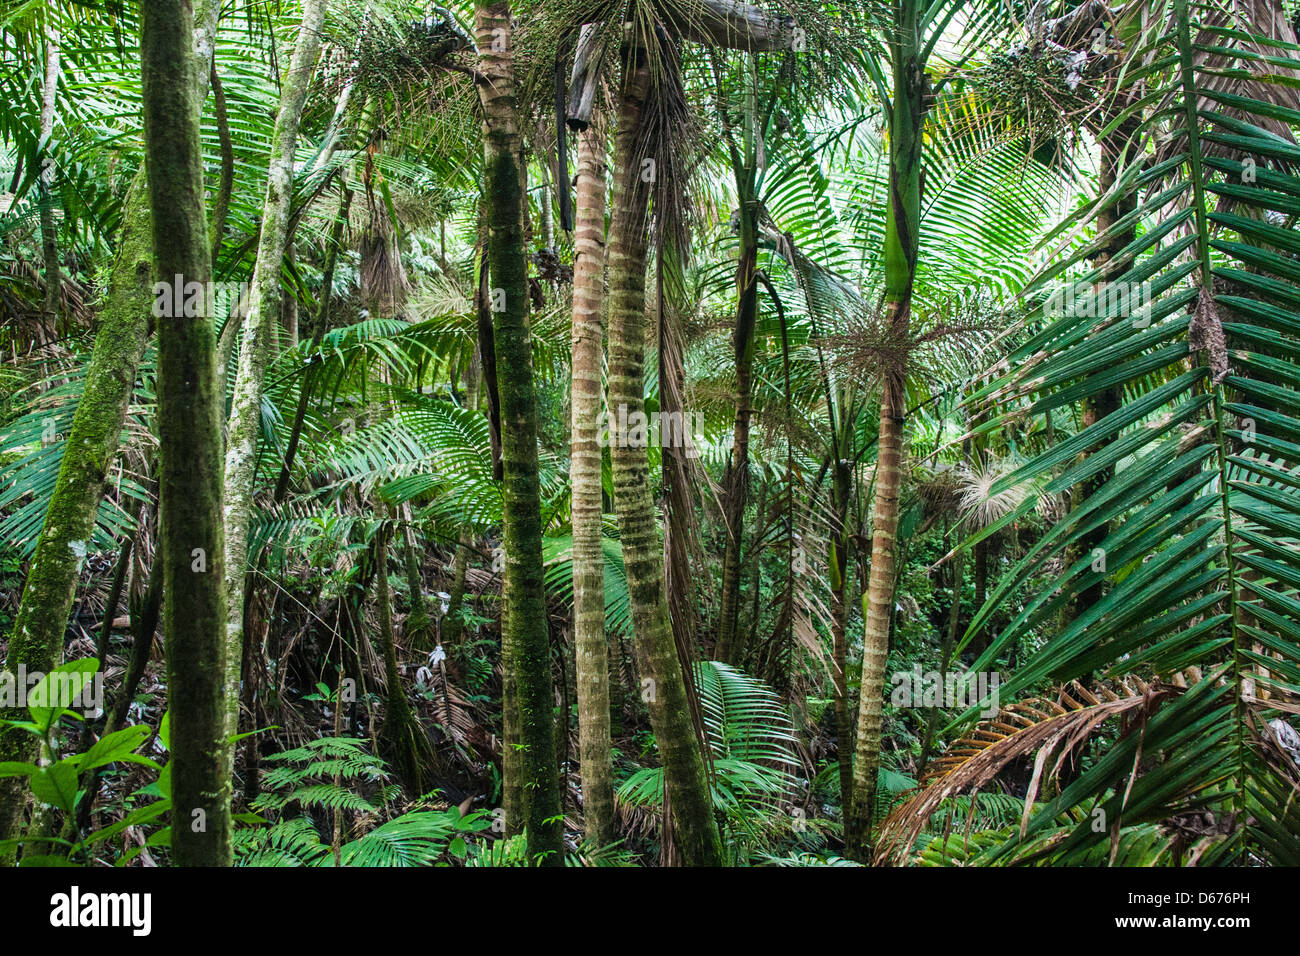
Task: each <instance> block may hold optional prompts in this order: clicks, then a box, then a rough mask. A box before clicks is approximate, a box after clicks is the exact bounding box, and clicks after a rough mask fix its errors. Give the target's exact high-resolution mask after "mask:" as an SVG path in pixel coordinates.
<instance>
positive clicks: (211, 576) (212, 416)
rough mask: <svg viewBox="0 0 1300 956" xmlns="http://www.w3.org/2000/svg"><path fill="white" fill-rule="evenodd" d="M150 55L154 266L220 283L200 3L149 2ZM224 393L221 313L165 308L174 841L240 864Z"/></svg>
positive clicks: (163, 468) (161, 348) (175, 849)
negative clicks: (208, 191)
mask: <svg viewBox="0 0 1300 956" xmlns="http://www.w3.org/2000/svg"><path fill="white" fill-rule="evenodd" d="M141 9H142V15H141V36H142V43H141V62H142V72H143V77H144V83H143V86H144V97H143V100H144V128H145V146H146V151H145V155H146V161H147V164H148V176H149V198H150V205H151V207H152V209H153V239H154V263H155V268H156V271H157V273H158V274H159V275H163V276H181V277H183V279H184V281H186V282H190V281H193V282H199V283H206V282H207V281H208V279H209V277H210V271H211V270H210V262H209V248H208V241H209V237H208V224H207V216H206V214H205V211H204V205H203V154H202V149H201V146H200V142H199V108H200V101H199V99H198V97H197V95H196V94H197V91H198V85H197V78H196V70H197V64H196V57H194V56H193V55H192V51H193V49H194V37H195V34H194V20H193V11H192V9H191V6H190V3H189V2H188V0H148V2H146V3H143V4H142V5H141ZM220 411H221V401H220V396H219V395H218V394H217V391H216V342H215V339H214V336H213V329H212V320H211V318H210V317H208V316H206V315H202V314H200V315H198V316H194V317H185V316H182V317H169V316H162V317H160V318H159V319H158V430H159V464H160V468H159V500H160V517H161V531H160V545H159V551H158V555H159V557H158V560H161V561H162V562H163V580H164V601H163V632H164V634H165V635H166V641H167V692H168V694H167V696H168V702H169V709H170V713H171V752H172V758H171V766H172V773H171V792H172V828H171V846H172V854H173V859H174V860H175V862H176V863H177V864H178V865H180V866H229V865H230V862H231V847H230V777H229V775H228V774H227V773H226V772H225V771H224V761H223V760H222V752H223V750H224V749H225V748H224V746H223V744H224V739H225V733H224V720H223V713H222V704H221V693H222V680H221V675H222V674H223V673H224V669H225V659H224V656H225V646H224V643H223V640H222V638H223V634H222V606H223V605H222V591H221V572H222V561H223V553H224V547H223V541H222V527H221V422H220Z"/></svg>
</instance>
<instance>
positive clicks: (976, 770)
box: [876, 676, 1183, 863]
mask: <svg viewBox="0 0 1300 956" xmlns="http://www.w3.org/2000/svg"><path fill="white" fill-rule="evenodd" d="M1182 692H1183V691H1182V689H1181V688H1178V687H1175V686H1174V685H1172V684H1164V683H1153V684H1148V683H1146V682H1145V681H1142V680H1141V679H1139V678H1137V677H1134V676H1129V677H1126V678H1124V679H1123V680H1122V681H1120V682H1118V683H1117V684H1115V685H1114V688H1113V689H1112V688H1111V687H1107V686H1105V685H1102V686H1100V687H1098V688H1097V691H1096V693H1094V692H1093V691H1090V690H1089V689H1088V688H1086V687H1084V686H1083V685H1081V684H1079V683H1078V682H1077V681H1075V682H1071V683H1070V684H1069V685H1068V686H1067V687H1064V688H1062V689H1061V691H1060V693H1059V694H1058V696H1057V699H1055V700H1048V699H1044V698H1030V699H1028V700H1024V701H1019V702H1017V703H1014V704H1011V705H1009V706H1005V707H1002V708H1001V709H1000V710H999V712H998V713H997V714H996V715H994V716H993V717H992V718H989V719H987V720H984V721H981V722H980V723H979V724H978V725H977V726H976V728H975V729H974V730H972V731H971V732H970V733H969V734H968V735H967V736H965V737H963V738H961V739H960V740H958V741H956V742H954V743H953V744H952V745H951V746H950V747H949V748H948V750H947V751H946V752H945V753H944V754H942V755H941V756H940V757H938V758H937V759H936V760H934V761H933V762H932V763H931V764H930V766H929V768H928V770H927V772H926V775H925V778H924V779H923V780H922V781H921V786H920V788H919V789H918V790H916V791H914V792H913V795H912V796H911V797H909V798H908V799H907V800H906V801H904V802H903V803H902V804H900V805H899V806H898V807H897V808H895V809H894V810H893V811H892V812H891V813H890V814H889V816H888V817H886V818H885V821H884V822H883V823H882V824H881V826H880V834H879V838H878V842H877V848H876V862H877V863H897V862H901V861H902V860H904V859H906V858H907V856H908V854H909V853H910V852H911V849H912V847H913V845H915V843H916V840H917V838H918V837H919V836H920V835H921V832H922V831H923V830H924V829H925V827H926V825H927V824H928V823H929V820H930V817H931V816H932V815H933V814H934V812H935V811H936V810H938V809H939V806H940V804H942V803H943V801H944V800H946V799H948V798H949V797H953V796H956V795H957V794H960V793H965V792H969V791H973V790H980V789H984V788H986V787H987V786H988V785H989V784H991V783H992V781H993V780H994V778H996V777H997V775H998V773H999V772H1001V770H1002V769H1003V768H1004V767H1006V766H1007V765H1008V764H1010V763H1011V762H1012V761H1014V760H1017V759H1021V758H1024V757H1027V756H1029V755H1030V754H1035V755H1036V756H1035V761H1034V774H1033V778H1032V780H1031V782H1030V785H1029V791H1028V792H1027V793H1026V794H1025V813H1026V817H1025V820H1024V821H1022V827H1023V825H1024V823H1027V822H1028V813H1029V812H1030V809H1031V808H1032V806H1033V804H1034V800H1035V799H1036V798H1037V796H1038V793H1039V790H1040V788H1041V786H1042V784H1043V783H1044V782H1045V780H1050V779H1051V778H1052V777H1054V776H1056V775H1057V774H1058V773H1059V772H1060V769H1061V767H1062V765H1063V763H1064V762H1065V760H1066V758H1067V757H1068V756H1069V755H1070V754H1071V753H1072V752H1074V751H1075V750H1076V749H1077V748H1078V747H1079V746H1080V745H1082V744H1083V743H1084V742H1086V741H1087V740H1088V739H1089V738H1090V737H1091V736H1092V735H1093V734H1094V733H1096V731H1097V730H1098V729H1099V728H1100V727H1101V725H1102V724H1104V723H1105V722H1106V721H1108V720H1110V719H1112V718H1115V717H1118V718H1120V719H1121V721H1122V729H1121V735H1122V734H1124V733H1127V732H1129V731H1131V730H1132V729H1134V728H1135V727H1137V726H1139V725H1140V724H1141V723H1143V722H1144V721H1145V719H1146V718H1147V717H1149V716H1150V714H1151V713H1153V712H1154V711H1155V710H1156V709H1157V708H1158V707H1160V706H1161V705H1162V704H1163V703H1164V702H1165V701H1166V700H1169V699H1170V698H1172V697H1176V696H1178V695H1179V694H1181V693H1182ZM1053 754H1055V755H1056V762H1055V764H1053V765H1052V768H1051V769H1050V770H1047V763H1048V761H1049V760H1051V758H1052V755H1053Z"/></svg>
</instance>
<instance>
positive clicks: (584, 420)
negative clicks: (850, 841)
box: [569, 118, 614, 847]
mask: <svg viewBox="0 0 1300 956" xmlns="http://www.w3.org/2000/svg"><path fill="white" fill-rule="evenodd" d="M604 298H605V130H604V124H603V123H601V122H600V121H599V119H598V118H597V119H596V122H595V123H593V125H592V126H590V127H588V128H587V129H586V130H584V131H583V132H582V133H581V134H580V136H579V138H578V221H577V232H576V235H575V238H574V265H573V351H572V354H573V361H572V367H573V400H572V406H573V435H572V439H571V446H572V465H571V466H570V471H569V477H570V481H571V483H572V487H573V493H572V495H573V502H572V507H571V511H572V514H573V627H574V645H575V656H576V658H577V661H576V670H577V682H578V746H579V750H580V751H581V753H580V756H581V760H582V814H583V823H584V826H585V829H586V836H587V840H588V841H589V842H591V843H592V844H593V845H595V846H598V847H602V846H607V845H608V844H610V843H612V842H613V840H614V778H613V773H614V771H613V765H612V763H611V759H610V737H609V649H608V646H607V644H606V639H605V557H604V553H603V552H602V551H601V545H600V518H601V512H602V510H603V508H602V502H603V496H602V494H601V482H600V473H601V450H600V443H599V441H598V436H597V431H598V427H597V420H598V419H599V417H600V407H601V395H602V388H601V366H602V364H603V363H602V358H603V356H604V351H605V349H604V315H603V309H604Z"/></svg>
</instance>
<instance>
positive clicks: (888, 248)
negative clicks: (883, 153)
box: [845, 0, 925, 860]
mask: <svg viewBox="0 0 1300 956" xmlns="http://www.w3.org/2000/svg"><path fill="white" fill-rule="evenodd" d="M894 13H895V17H896V22H895V25H894V26H895V30H894V33H893V36H891V37H890V39H889V45H890V58H891V61H892V63H893V73H894V98H893V102H892V104H891V106H892V112H891V114H890V118H889V206H888V208H887V210H886V219H885V248H884V261H885V320H886V322H887V323H888V325H889V327H890V334H891V336H892V337H893V338H894V339H895V340H896V341H905V340H906V338H907V336H908V335H909V332H910V326H911V314H912V285H913V282H914V279H915V276H916V259H917V249H918V243H917V236H918V229H919V228H920V224H921V142H922V129H923V125H924V121H925V110H924V95H925V74H924V59H923V56H922V53H921V44H920V29H921V23H920V20H921V4H920V2H919V0H901V2H900V3H898V4H896V5H895V7H894ZM906 371H907V370H906V368H904V367H903V366H902V364H901V362H900V364H899V365H895V366H891V367H886V368H884V369H882V372H881V378H882V380H883V384H882V388H881V396H880V430H879V433H878V435H879V437H878V440H877V458H876V480H875V506H874V512H873V520H872V544H871V574H870V577H869V579H868V583H867V599H866V608H865V611H866V615H865V616H866V624H865V628H864V631H865V633H864V634H863V651H862V685H861V691H860V693H861V696H860V698H859V701H858V739H857V747H856V759H855V761H854V766H853V796H852V805H851V807H850V809H849V815H848V817H847V826H846V828H845V831H846V833H845V842H846V850H847V852H848V854H849V855H850V856H851V857H853V858H854V859H857V860H864V859H866V857H867V855H868V854H869V852H870V850H869V844H870V840H871V826H872V819H871V817H872V809H873V807H874V806H875V796H876V775H877V772H878V771H879V769H880V734H881V712H882V707H883V702H884V687H885V658H886V655H887V654H888V653H889V626H890V621H891V619H892V617H893V611H894V589H895V584H896V578H897V574H896V562H895V557H896V554H895V552H896V549H897V546H898V494H899V485H900V482H901V474H900V472H901V465H902V452H903V417H904V412H905V410H906V403H905V396H904V379H905V376H906Z"/></svg>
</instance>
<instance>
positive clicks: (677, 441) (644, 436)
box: [596, 405, 704, 458]
mask: <svg viewBox="0 0 1300 956" xmlns="http://www.w3.org/2000/svg"><path fill="white" fill-rule="evenodd" d="M596 427H597V435H598V438H599V441H600V447H601V448H608V447H611V446H613V447H616V448H648V447H651V446H653V447H655V448H684V449H686V457H687V458H699V457H700V449H699V447H698V446H697V445H696V444H695V436H696V435H702V434H703V433H704V413H703V412H690V413H687V412H651V413H650V414H649V416H647V415H646V413H645V412H642V411H639V410H634V411H632V412H629V411H628V410H627V406H626V405H620V406H618V415H616V416H612V417H611V415H610V413H609V412H601V413H600V418H598V419H597V420H596Z"/></svg>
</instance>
